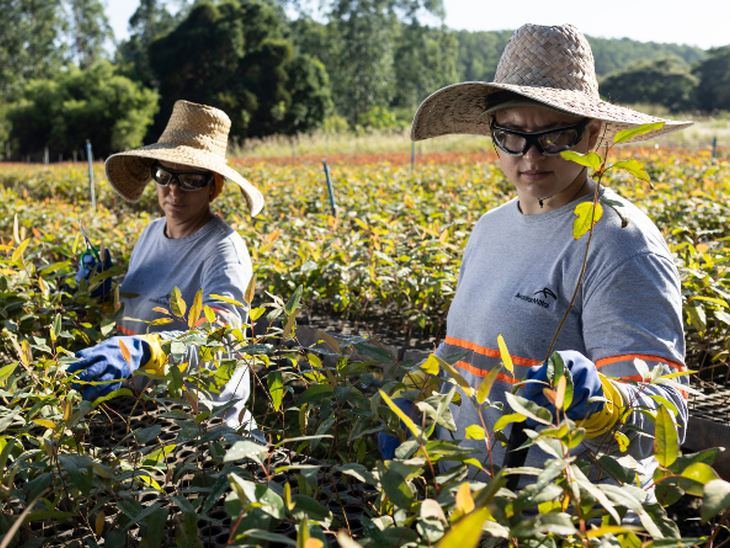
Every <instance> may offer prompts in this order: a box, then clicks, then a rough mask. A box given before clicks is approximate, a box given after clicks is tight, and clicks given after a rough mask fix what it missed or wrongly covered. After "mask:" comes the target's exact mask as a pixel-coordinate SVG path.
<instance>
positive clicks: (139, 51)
mask: <svg viewBox="0 0 730 548" xmlns="http://www.w3.org/2000/svg"><path fill="white" fill-rule="evenodd" d="M183 4H184V5H183V6H182V7H181V9H180V10H179V11H178V12H177V13H176V14H175V15H172V14H171V13H170V12H169V11H168V10H167V7H166V6H165V4H164V3H163V2H161V1H160V0H140V3H139V6H137V9H136V10H135V12H134V13H133V14H132V17H130V18H129V31H130V34H129V38H128V39H127V40H125V41H124V42H122V43H121V44H120V45H119V47H118V48H117V51H116V61H117V62H118V63H119V64H121V65H122V66H123V70H124V72H125V74H126V75H127V76H129V77H130V78H132V79H133V80H137V81H139V82H142V83H143V84H144V85H145V86H149V87H156V86H158V85H159V82H156V81H155V76H154V73H153V71H152V67H151V65H150V45H151V44H152V42H154V41H155V40H156V39H157V38H160V37H161V36H164V35H165V34H167V33H169V32H171V31H172V30H173V29H174V28H175V27H176V26H177V25H178V23H179V22H180V21H181V20H182V18H183V17H184V15H186V14H187V11H188V9H187V5H186V3H185V2H183Z"/></svg>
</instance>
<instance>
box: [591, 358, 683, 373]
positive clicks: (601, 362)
mask: <svg viewBox="0 0 730 548" xmlns="http://www.w3.org/2000/svg"><path fill="white" fill-rule="evenodd" d="M635 359H639V360H644V361H645V362H662V363H666V364H667V365H668V366H669V367H671V368H673V369H676V370H678V371H686V370H687V366H686V365H684V364H681V363H677V362H673V361H672V360H668V359H666V358H662V357H659V356H651V355H649V354H624V355H622V356H611V357H609V358H602V359H600V360H598V361H597V362H596V367H603V366H604V365H609V364H611V363H617V362H626V361H634V360H635Z"/></svg>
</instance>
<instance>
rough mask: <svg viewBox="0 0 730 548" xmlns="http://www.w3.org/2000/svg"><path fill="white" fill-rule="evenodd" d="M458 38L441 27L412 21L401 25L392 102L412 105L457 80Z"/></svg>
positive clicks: (406, 105) (404, 105) (395, 104)
mask: <svg viewBox="0 0 730 548" xmlns="http://www.w3.org/2000/svg"><path fill="white" fill-rule="evenodd" d="M457 48H458V42H457V40H456V37H455V36H453V34H452V33H450V32H449V31H448V30H447V29H445V28H432V27H427V26H422V25H420V24H419V23H418V22H417V21H413V22H411V23H410V24H408V25H403V27H402V30H401V34H400V37H399V39H398V42H397V49H396V53H395V62H394V68H395V90H394V91H395V93H394V96H393V101H392V104H393V106H395V107H399V108H403V109H413V108H415V107H416V106H417V105H418V104H420V102H421V101H423V99H425V98H426V97H427V96H428V95H430V94H431V93H433V92H434V91H435V90H437V89H439V88H441V87H443V86H445V85H447V84H452V83H454V82H456V81H457V80H458V75H457V72H456V55H457Z"/></svg>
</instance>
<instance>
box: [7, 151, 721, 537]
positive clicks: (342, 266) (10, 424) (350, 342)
mask: <svg viewBox="0 0 730 548" xmlns="http://www.w3.org/2000/svg"><path fill="white" fill-rule="evenodd" d="M612 155H613V156H614V160H621V159H624V160H625V159H629V158H633V157H635V158H637V159H638V160H639V161H640V162H641V163H642V164H643V167H644V169H645V171H646V172H647V173H648V175H649V176H650V178H651V181H652V184H651V185H649V184H647V183H645V182H644V181H641V180H639V179H637V178H635V177H633V176H632V175H631V174H630V173H629V172H627V171H616V172H613V171H608V172H607V174H606V176H605V178H604V179H603V184H605V185H607V186H610V187H612V188H613V189H615V190H616V191H617V192H619V193H620V194H623V195H624V196H625V197H627V198H629V199H631V200H632V201H634V202H635V203H636V204H637V205H639V206H640V207H641V208H642V209H643V210H644V211H646V212H647V213H648V214H649V216H650V217H652V218H653V219H654V221H655V222H656V224H657V225H658V226H659V228H660V229H661V230H662V232H663V233H664V235H665V238H666V239H667V241H668V243H669V246H670V249H671V251H672V252H673V253H674V256H675V259H676V264H677V267H678V269H679V272H680V274H681V278H682V286H683V299H684V303H683V304H684V311H685V327H686V337H687V348H688V356H687V362H688V365H689V366H690V367H691V368H692V369H694V370H697V371H698V373H695V374H694V375H693V377H694V380H695V383H694V385H695V386H697V387H699V388H702V386H704V385H707V384H708V383H719V384H724V383H725V382H726V377H727V376H728V367H727V364H728V362H730V348H729V346H728V332H729V331H730V244H729V243H728V240H729V239H730V223H729V219H730V160H729V159H728V158H727V156H724V155H723V154H722V153H720V154H718V157H716V158H713V157H712V155H711V154H710V152H709V151H707V150H705V151H697V150H691V151H690V150H688V149H684V148H672V147H662V148H654V147H643V148H641V147H626V148H619V149H616V150H615V151H614V152H612ZM322 159H323V157H322V156H319V155H315V154H312V155H309V156H298V157H296V158H291V157H289V156H282V157H278V158H266V159H263V158H262V159H257V158H245V159H237V160H233V161H232V164H233V166H234V167H235V168H236V169H238V170H239V171H240V172H241V173H242V174H244V176H245V177H247V178H248V179H249V180H250V181H251V182H252V183H254V184H255V185H257V186H258V187H259V188H260V189H261V191H262V192H263V194H264V196H265V198H266V207H265V209H264V211H263V212H262V213H261V214H260V215H259V216H257V217H256V218H251V217H250V216H249V215H248V211H247V209H246V207H245V201H243V200H242V198H241V195H240V193H239V191H238V190H237V188H234V186H233V185H229V186H228V187H227V188H225V189H224V192H223V194H222V195H221V196H220V197H219V198H218V199H217V200H216V201H215V202H214V203H213V209H214V210H215V211H216V212H217V213H219V214H220V215H221V216H222V217H223V218H224V219H225V220H226V221H227V222H228V223H229V224H230V225H231V226H233V227H234V228H235V229H236V230H237V231H238V232H240V233H241V235H242V236H243V238H244V240H245V241H246V243H247V245H248V247H249V251H250V253H251V256H252V260H253V264H254V270H255V272H256V285H255V287H254V288H252V289H253V291H250V292H248V293H247V299H249V302H244V303H240V305H241V306H242V307H245V308H247V309H248V311H249V317H250V318H251V321H252V323H253V322H255V324H256V328H255V329H254V330H251V329H249V330H247V332H246V333H243V332H242V331H241V330H231V329H230V328H228V329H226V328H218V329H213V328H212V327H211V326H210V324H208V323H206V322H204V321H203V322H202V323H198V319H199V318H202V317H203V316H204V313H205V311H202V310H200V309H198V308H196V307H195V306H193V303H183V302H171V303H170V308H169V310H170V314H171V315H177V316H179V317H182V318H183V319H185V320H187V321H188V322H189V325H196V324H199V327H198V331H197V332H195V333H193V334H190V335H188V336H187V338H185V337H184V338H183V339H181V340H180V341H179V342H180V343H181V344H182V345H186V344H198V345H200V344H201V341H203V342H202V347H203V348H204V349H205V350H206V352H207V351H208V350H209V351H210V354H209V356H212V355H215V351H216V350H217V349H219V348H220V347H221V346H222V343H221V340H222V339H223V338H224V337H228V338H229V339H230V338H232V339H234V340H235V341H236V344H237V345H238V346H237V354H236V355H237V359H236V360H233V362H232V363H225V364H223V363H222V364H221V366H227V367H228V368H229V369H230V368H231V367H233V366H235V367H248V368H250V369H251V371H252V372H253V374H254V382H255V391H254V395H253V401H252V408H253V412H254V415H255V417H256V420H257V422H258V424H259V427H260V433H257V434H256V435H254V436H250V435H247V434H242V433H240V432H236V431H234V430H232V429H230V428H229V427H227V426H225V425H223V424H222V421H221V420H220V414H221V413H220V412H212V413H211V412H209V411H208V410H206V409H204V408H203V407H202V406H201V405H199V403H198V399H197V396H196V392H195V390H192V389H190V386H192V385H195V386H197V389H198V390H202V391H215V390H216V389H217V388H218V387H219V386H220V385H221V382H224V381H222V380H221V378H220V376H217V375H212V374H211V375H208V376H205V375H198V376H196V377H189V378H188V377H184V375H185V373H184V372H182V373H181V371H180V370H178V369H177V368H176V367H175V366H167V367H166V369H165V374H164V375H161V376H159V378H158V379H157V381H158V383H157V384H155V385H152V386H150V387H149V389H146V390H144V391H142V392H135V391H133V390H131V389H129V388H123V389H122V390H120V391H119V392H118V394H116V396H117V397H114V398H108V399H104V398H102V399H101V400H97V401H95V402H86V401H83V400H81V397H80V395H79V394H78V392H76V391H75V390H73V389H72V388H71V387H70V378H69V377H68V375H66V373H65V368H66V367H67V366H68V364H69V363H71V362H72V361H73V352H75V351H77V350H79V349H81V348H84V347H87V346H90V345H92V344H95V343H96V342H98V341H100V340H102V339H105V338H108V337H109V336H111V335H112V334H113V333H114V325H115V321H116V318H118V317H119V315H120V314H122V311H120V310H118V309H117V307H116V306H115V303H114V302H107V303H100V302H98V300H96V299H95V298H93V297H91V295H90V290H93V288H94V284H95V283H99V281H100V280H99V277H97V278H95V279H92V284H91V287H87V286H86V285H85V284H84V285H83V286H82V287H78V286H77V284H76V282H75V278H74V276H75V273H76V261H77V259H78V257H79V256H80V254H81V253H82V252H83V246H84V243H83V238H82V236H81V233H80V231H79V228H78V224H77V221H79V222H81V223H82V224H83V226H84V228H85V229H86V231H87V233H88V234H89V236H90V238H91V239H92V240H93V241H94V242H95V244H97V245H102V243H103V245H104V247H105V248H107V249H109V250H110V251H111V255H112V257H113V260H114V265H115V266H114V268H113V270H112V271H111V274H113V275H114V279H115V281H117V282H119V281H120V280H121V279H122V277H123V275H124V271H125V268H126V265H127V262H128V259H129V254H130V253H131V250H132V248H133V246H134V243H135V241H136V239H137V237H138V235H139V234H140V233H141V231H142V229H143V228H144V226H146V225H147V224H148V223H149V222H150V220H152V219H153V218H155V217H157V216H158V215H159V210H158V207H157V203H156V197H155V195H154V192H153V191H152V189H150V188H148V189H147V190H146V191H145V195H144V196H143V198H142V201H141V202H140V203H138V204H134V205H131V204H128V203H126V202H124V201H123V200H121V199H120V198H119V197H117V196H116V195H115V194H114V193H113V191H112V190H111V187H110V186H109V185H108V184H107V183H106V182H105V180H104V175H103V166H102V165H101V164H96V165H94V179H95V182H96V186H95V201H96V207H95V208H92V205H91V202H90V199H89V180H88V171H87V166H86V165H85V164H70V163H69V164H58V165H52V166H42V165H23V164H4V165H0V193H1V200H0V274H1V276H0V315H1V318H0V320H1V321H2V324H1V326H0V327H2V332H1V336H0V539H1V540H0V548H6V547H7V548H11V547H12V548H16V547H17V548H20V547H23V548H25V547H28V548H31V547H40V546H50V547H70V546H78V547H82V546H83V547H86V546H88V547H97V546H104V547H105V548H117V547H119V548H121V547H130V546H131V547H140V548H142V547H145V548H153V547H159V546H181V547H218V546H269V547H281V546H296V547H302V548H304V547H306V548H316V547H322V546H337V545H339V546H343V547H346V548H353V547H357V546H363V547H365V546H369V547H378V548H380V547H390V546H393V547H395V546H424V547H426V546H437V545H438V546H443V547H458V548H466V547H468V546H476V545H478V543H479V542H480V538H481V542H482V543H483V544H482V545H483V546H510V547H516V546H535V547H537V546H551V547H557V546H571V547H572V546H576V547H577V546H599V545H600V546H604V545H605V546H608V545H611V546H622V547H639V546H670V545H671V546H696V545H700V546H708V547H709V546H718V545H719V542H720V541H721V539H725V538H727V531H726V526H727V517H728V515H729V514H730V483H728V482H727V481H724V480H723V479H721V478H720V477H719V476H718V474H717V472H716V471H715V470H714V469H713V468H712V464H713V462H714V460H715V458H716V457H717V455H718V454H719V452H720V450H719V449H714V450H706V451H703V452H700V453H693V454H682V453H681V450H680V448H679V444H678V440H677V434H676V431H675V429H674V427H673V425H672V419H671V416H670V414H669V413H668V412H666V410H665V413H664V414H663V413H659V414H658V415H657V416H656V417H654V418H653V420H654V421H655V423H656V432H657V434H656V439H655V451H656V458H657V460H658V461H659V463H660V467H659V470H658V472H657V474H656V475H655V477H654V480H655V482H656V483H657V490H656V493H657V498H658V502H642V497H641V493H640V491H641V490H640V489H638V488H637V487H636V485H635V482H634V479H633V475H632V471H631V465H630V463H628V462H627V461H626V460H624V459H622V458H621V457H620V455H619V456H615V455H613V456H612V455H608V454H607V455H604V456H601V457H600V459H598V460H597V461H596V462H595V463H586V464H585V466H583V465H581V464H578V463H576V462H572V461H571V460H570V459H567V458H566V459H557V462H559V463H560V465H559V466H548V467H546V469H545V470H544V471H538V472H535V471H526V470H522V471H521V472H522V473H525V474H529V473H534V474H536V475H537V478H536V481H537V483H536V485H535V487H534V489H533V488H530V489H523V490H522V491H519V492H513V491H510V490H509V489H507V488H506V487H505V484H506V477H507V474H508V473H509V471H508V470H500V468H499V466H498V464H499V463H495V466H494V467H493V468H492V469H491V470H490V473H491V474H492V477H493V479H492V480H491V481H490V482H488V483H486V484H485V483H480V482H477V481H473V480H471V479H470V477H469V476H468V472H467V470H468V469H467V465H468V464H473V463H472V462H470V454H469V452H468V451H465V450H464V449H463V448H461V447H460V446H459V444H458V442H444V441H437V440H431V439H429V435H430V434H431V433H432V432H433V429H434V427H435V424H436V423H439V424H448V422H449V421H450V420H451V416H450V413H449V412H448V403H449V401H451V398H452V397H453V395H454V392H455V387H456V386H457V385H459V386H461V387H462V388H464V389H465V391H466V393H467V394H471V398H472V399H473V400H474V401H473V403H474V405H478V406H482V407H486V406H489V405H490V402H489V400H488V399H485V394H487V393H488V391H489V390H488V387H486V388H485V387H480V389H479V390H478V391H477V390H476V389H475V388H469V387H464V386H463V385H462V382H463V379H461V378H460V377H459V375H458V373H456V372H455V370H454V369H453V368H452V367H451V366H450V365H449V364H448V363H446V362H443V360H440V359H436V358H435V357H431V358H429V361H428V362H426V364H425V365H424V367H425V368H426V370H427V372H429V373H431V374H433V373H437V372H438V371H439V369H440V370H441V371H442V373H443V372H445V373H446V376H447V378H448V380H447V381H446V382H448V383H451V384H453V385H454V388H453V389H452V390H451V391H448V390H445V391H444V393H443V394H442V395H440V396H435V395H432V396H430V397H429V398H427V399H426V400H425V401H424V402H423V406H424V407H423V408H421V407H420V405H421V404H419V409H421V411H423V413H424V414H425V415H426V416H427V417H428V420H427V421H426V422H425V423H424V424H414V423H413V422H412V421H410V422H409V420H406V421H405V423H406V425H407V426H408V428H409V430H410V434H409V438H408V440H407V441H405V442H404V443H403V444H402V445H401V449H399V452H398V454H397V457H398V458H396V459H394V460H392V461H383V460H382V459H381V458H380V455H379V452H378V449H377V441H376V437H377V434H378V432H380V431H383V430H385V429H390V430H393V431H398V430H399V427H398V424H399V420H402V419H407V418H406V417H402V416H401V415H402V412H400V413H401V414H399V411H398V410H397V408H395V407H394V406H393V405H392V403H391V401H390V398H389V395H391V394H392V393H393V392H394V391H395V390H397V389H400V388H403V387H404V385H403V383H402V382H401V379H402V378H403V375H404V374H405V373H406V372H407V371H408V370H410V369H412V368H414V367H415V368H417V367H418V365H417V364H414V363H412V362H410V361H407V360H403V361H399V360H398V359H397V357H395V356H393V355H391V354H390V353H389V352H388V350H387V348H386V347H385V345H384V343H385V342H388V341H392V340H397V341H405V342H404V344H407V345H410V346H412V347H415V348H421V349H430V348H432V347H433V345H434V344H435V343H437V342H438V341H439V340H440V338H441V337H443V335H444V332H445V320H446V314H447V311H448V307H449V303H450V301H451V298H452V295H453V293H454V290H455V287H456V280H457V277H458V271H459V264H460V257H461V251H462V249H463V247H464V245H465V243H466V240H467V238H468V236H469V233H470V231H471V228H472V226H473V225H474V223H475V222H476V221H477V219H478V218H479V217H480V216H481V215H482V214H483V213H484V212H486V211H487V210H489V209H491V208H493V207H495V206H497V205H499V204H501V203H503V202H505V201H506V200H508V199H510V198H511V197H512V196H513V189H512V186H511V185H510V184H509V182H508V181H507V180H506V179H505V177H504V175H503V174H502V172H501V170H500V168H499V166H498V163H497V162H496V156H495V155H494V153H493V152H491V151H489V150H488V149H486V150H485V149H482V150H475V151H470V152H454V151H443V152H419V154H417V156H416V162H415V165H413V164H412V163H411V156H410V154H403V153H396V152H393V153H383V154H377V155H376V154H368V155H365V154H349V155H329V156H327V164H328V166H329V168H330V172H331V183H332V196H333V198H334V201H331V199H330V193H329V192H328V187H327V181H326V177H325V173H324V170H323V163H322ZM318 318H319V319H322V318H325V319H327V320H328V321H332V322H346V323H347V324H349V325H353V326H355V331H356V332H359V333H365V334H367V336H351V337H346V338H344V339H337V340H335V339H333V338H331V337H330V336H328V335H327V334H324V333H323V334H322V335H321V337H322V341H323V343H322V344H321V345H319V346H318V347H317V348H316V349H315V348H307V347H303V346H301V345H300V344H299V341H298V340H297V338H296V337H295V336H294V335H295V333H296V331H295V329H294V328H295V325H296V323H297V322H299V323H304V322H310V323H316V322H315V320H316V319H318ZM221 329H223V331H225V332H224V333H221V331H220V330H221ZM222 369H225V368H224V367H222ZM487 379H489V377H487ZM183 380H185V381H188V384H185V383H184V382H183ZM433 382H435V381H433ZM645 382H662V379H661V378H654V377H653V376H652V375H651V374H650V373H648V372H647V378H646V379H645ZM467 404H471V403H470V402H462V405H467ZM661 409H665V408H664V407H661ZM526 412H527V413H528V416H531V415H529V413H530V412H531V410H530V409H527V410H526ZM506 426H507V425H506V424H505V427H506ZM581 432H582V429H581V428H567V427H566V426H565V425H562V427H556V428H553V429H549V431H548V430H546V431H544V433H543V434H541V436H544V439H543V441H542V443H545V444H547V445H549V446H550V447H553V450H554V451H555V452H556V454H557V453H560V452H561V451H562V450H564V449H565V450H566V451H567V448H569V447H574V446H575V444H577V443H580V440H581V436H582V434H581ZM485 434H486V438H487V439H488V440H489V442H490V443H500V442H501V441H504V440H505V439H506V438H505V434H504V432H502V431H495V432H487V433H484V432H483V431H482V434H481V435H482V437H484V436H485ZM541 439H542V438H541ZM566 454H567V453H566ZM441 459H444V460H449V461H452V462H454V463H455V464H456V465H455V467H454V468H453V469H451V470H450V471H449V473H448V474H441V473H439V468H438V462H439V461H440V460H441ZM591 466H598V467H603V468H601V469H602V470H603V469H605V470H608V471H609V472H610V474H611V476H612V477H613V478H615V479H616V480H617V483H618V485H617V486H604V485H603V484H600V485H598V486H596V485H593V484H591V483H590V482H588V481H587V479H585V478H586V476H587V474H588V470H587V469H586V467H591ZM690 498H691V499H692V500H693V501H696V502H697V504H696V505H695V507H694V508H695V514H694V515H693V516H691V517H690V518H687V516H685V517H684V518H682V519H679V520H678V519H677V518H676V517H673V516H675V514H673V513H672V512H673V511H675V512H676V505H677V504H678V503H679V502H680V501H685V502H686V501H687V500H688V499H690ZM673 509H675V510H673ZM628 510H630V511H632V512H633V513H635V514H636V515H637V516H638V520H639V524H640V525H639V526H622V525H619V523H620V522H621V517H622V516H624V514H625V513H626V512H627V511H628ZM685 518H686V519H685Z"/></svg>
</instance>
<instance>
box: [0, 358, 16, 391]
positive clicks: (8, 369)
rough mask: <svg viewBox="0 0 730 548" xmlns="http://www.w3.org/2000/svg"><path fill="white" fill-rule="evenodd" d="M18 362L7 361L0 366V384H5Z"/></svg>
mask: <svg viewBox="0 0 730 548" xmlns="http://www.w3.org/2000/svg"><path fill="white" fill-rule="evenodd" d="M18 363H19V362H13V363H9V364H8V365H5V366H3V367H0V386H5V383H6V381H7V380H8V378H9V377H10V375H12V374H13V372H14V371H15V369H16V368H17V367H18Z"/></svg>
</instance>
